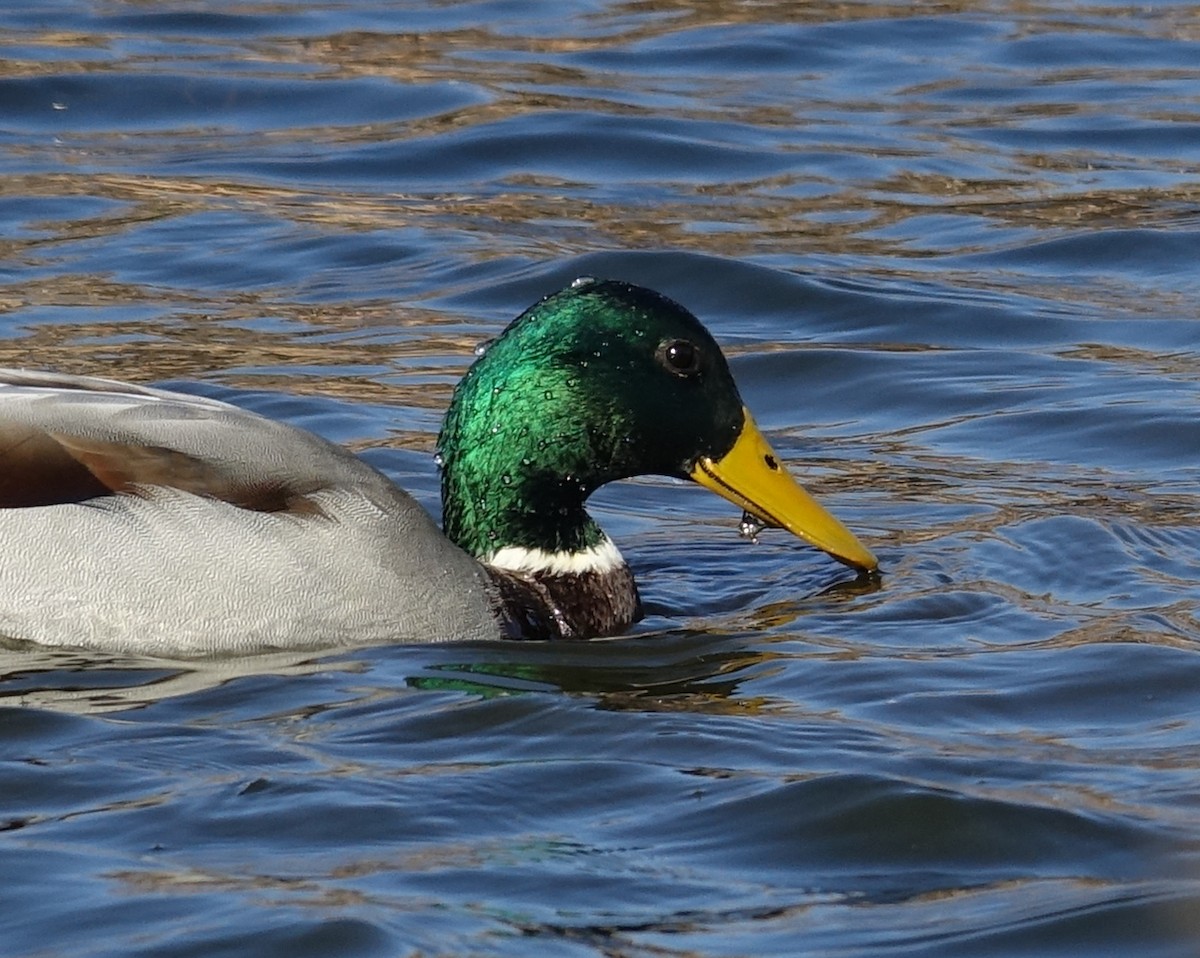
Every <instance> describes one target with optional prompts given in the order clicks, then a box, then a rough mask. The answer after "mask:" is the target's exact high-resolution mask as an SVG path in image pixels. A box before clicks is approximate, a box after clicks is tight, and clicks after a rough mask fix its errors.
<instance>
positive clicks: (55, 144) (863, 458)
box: [0, 0, 1200, 958]
mask: <svg viewBox="0 0 1200 958" xmlns="http://www.w3.org/2000/svg"><path fill="white" fill-rule="evenodd" d="M1198 39H1200V5H1196V4H1189V3H1169V2H1159V3H1154V4H1146V5H1143V6H1137V7H1135V6H1121V5H1116V4H1112V3H1105V2H1078V3H1067V2H1054V0H1048V2H1042V3H1016V2H1004V0H995V2H978V3H972V2H960V3H941V4H938V3H894V4H888V3H858V2H839V3H806V4H803V5H801V4H796V3H792V2H774V3H773V2H768V0H763V2H756V3H752V2H733V0H663V2H655V3H650V2H636V0H630V2H625V3H619V2H610V0H609V2H606V0H573V2H568V3H546V2H542V3H538V2H525V3H521V2H502V0H494V2H486V0H485V2H464V3H454V2H444V3H438V4H428V3H396V4H375V5H369V4H366V3H362V2H360V0H345V2H336V3H335V2H332V0H325V2H320V0H314V2H311V3H297V4H286V3H265V2H254V0H247V2H242V3H238V4H220V3H211V4H207V5H206V4H205V3H203V2H196V3H193V4H182V3H155V4H145V3H138V2H133V0H127V2H119V0H111V2H102V0H95V2H91V3H85V2H69V0H61V2H44V3H39V4H35V5H32V6H30V7H29V8H28V9H26V10H24V11H22V10H18V9H17V5H8V6H7V7H6V8H5V9H3V10H2V11H0V257H2V258H0V363H3V364H5V365H32V366H40V367H50V368H56V369H60V370H66V371H73V372H88V373H96V374H101V375H107V376H116V377H125V378H130V379H136V380H139V381H154V382H173V383H175V384H177V385H180V386H183V387H185V388H189V389H195V390H201V391H204V392H207V393H211V394H213V395H217V396H220V397H222V398H226V399H230V400H232V401H234V402H238V403H240V404H243V405H246V406H248V407H251V408H254V409H257V410H259V411H262V412H264V413H266V414H269V415H271V416H275V417H279V418H282V419H287V420H289V421H292V422H295V423H299V424H302V425H304V426H307V427H308V428H310V429H313V430H315V431H318V432H320V433H322V434H324V435H327V436H330V437H332V438H335V439H338V440H341V441H344V442H347V443H349V444H351V445H353V446H354V447H355V448H358V449H360V450H362V451H363V454H364V455H365V456H367V457H368V458H370V459H371V461H373V462H375V463H376V464H378V465H379V466H380V467H381V468H383V469H384V470H386V471H388V472H389V473H390V474H392V475H393V476H395V477H396V479H397V480H398V481H400V482H401V483H403V484H404V485H406V486H407V487H408V488H410V489H412V490H413V491H414V492H415V493H416V494H417V495H418V496H419V497H420V498H421V499H422V500H423V501H424V502H425V503H427V504H428V505H429V506H430V507H431V508H434V509H436V501H435V500H436V486H437V482H436V473H435V469H434V467H433V464H432V460H431V452H432V446H433V440H434V436H435V434H436V430H437V426H438V422H439V419H440V415H441V411H442V409H443V408H444V405H445V402H446V400H447V398H448V395H449V391H450V389H451V386H452V384H453V382H454V381H455V380H456V378H457V377H458V376H459V375H460V374H461V372H462V370H463V369H464V368H465V367H466V365H467V363H468V362H469V361H470V359H471V347H472V346H473V345H474V344H475V343H476V342H478V341H479V340H481V339H483V338H485V337H487V336H489V335H492V334H494V333H495V332H496V331H497V330H498V329H499V328H501V326H502V325H503V324H504V323H505V322H506V321H507V320H508V319H509V318H510V317H511V316H513V315H515V314H516V313H517V312H519V311H520V310H521V309H522V308H524V307H525V306H526V305H528V304H529V303H530V302H532V301H533V300H534V299H536V298H537V297H538V296H540V295H542V294H543V293H545V292H548V291H550V290H552V289H554V288H556V287H558V286H560V285H563V284H564V283H566V282H567V281H569V280H570V279H571V278H572V277H574V276H576V275H578V274H581V273H591V274H596V275H608V276H616V277H622V278H625V279H629V280H633V281H637V282H642V283H646V284H648V285H651V286H654V287H656V288H658V289H660V290H662V291H663V292H666V293H668V294H669V295H671V296H673V297H675V298H677V299H679V300H680V301H682V302H683V303H685V304H686V305H688V306H689V307H691V308H692V309H693V310H694V311H695V312H697V313H698V314H699V315H700V316H701V317H702V318H703V319H704V320H705V321H706V322H707V323H708V325H709V326H710V328H711V329H712V330H713V331H714V333H715V334H716V336H717V338H718V339H719V340H721V341H722V342H723V343H724V344H726V346H727V347H728V350H729V352H730V354H731V355H732V356H733V357H734V369H735V374H736V375H737V376H738V378H739V380H740V382H741V384H742V387H743V392H744V393H745V395H746V398H747V400H748V401H749V403H750V405H751V406H752V408H754V409H755V411H756V414H757V416H758V419H759V421H760V423H761V424H762V425H763V426H764V428H765V429H766V430H767V431H768V433H769V434H770V436H771V439H772V441H773V443H774V444H775V445H776V448H778V449H779V450H780V451H781V452H782V453H784V454H785V455H786V456H787V457H788V458H789V459H790V460H791V461H792V462H793V465H794V468H795V469H796V470H797V472H798V473H800V474H801V475H802V476H804V477H805V478H806V482H807V484H808V485H809V486H810V488H812V489H813V490H814V491H815V492H817V493H818V494H819V495H820V496H821V497H822V498H823V499H824V500H825V501H826V502H827V503H828V504H829V505H830V506H831V508H832V509H833V511H835V512H836V513H837V514H838V515H839V516H840V517H842V518H843V519H844V520H845V521H846V522H847V524H848V525H850V526H851V527H852V528H854V529H855V530H856V531H859V532H860V533H861V534H862V535H863V538H864V539H865V540H866V541H868V543H869V544H870V545H871V546H872V548H874V549H875V550H876V551H877V552H878V554H879V555H880V557H881V559H882V561H883V563H884V567H885V575H884V576H883V579H882V584H881V587H880V588H879V589H878V590H875V591H870V590H863V589H860V588H856V587H854V586H853V585H852V584H851V583H849V582H847V581H846V577H845V575H844V574H843V573H842V572H841V571H840V570H839V568H838V567H836V566H834V564H833V563H831V562H830V561H828V560H827V559H825V558H824V557H822V556H820V555H818V554H816V553H814V552H812V551H810V550H806V549H804V548H802V547H801V546H800V545H799V544H798V543H796V542H795V541H787V540H785V538H784V537H783V536H781V535H779V534H778V533H775V534H772V533H767V534H765V535H764V536H763V537H762V541H761V542H760V543H759V544H758V545H751V544H749V543H747V542H744V541H742V540H740V539H739V538H738V537H737V535H736V527H737V520H738V516H737V515H736V514H733V513H732V512H731V510H730V509H729V507H728V506H727V505H726V504H724V503H722V502H720V501H718V500H716V499H715V498H713V497H711V496H709V495H708V494H706V493H704V492H703V491H701V490H698V489H690V488H684V487H681V486H677V485H674V484H671V483H667V482H665V481H657V480H653V481H650V480H647V481H639V482H634V483H625V484H622V485H621V487H619V488H614V489H609V490H605V491H604V492H602V493H601V494H600V495H599V496H598V497H597V502H598V509H597V511H598V514H599V515H600V517H601V518H602V521H603V523H604V524H605V526H606V527H607V528H608V529H609V530H610V532H611V533H612V534H613V535H614V537H615V538H617V539H618V541H619V542H620V544H621V547H622V549H623V551H624V552H625V554H626V556H627V557H628V558H629V559H630V560H631V561H632V563H633V564H634V567H635V569H636V570H637V572H638V574H639V577H640V580H641V583H642V587H643V594H644V596H645V598H646V600H647V603H648V607H649V610H650V612H651V615H650V617H649V618H648V620H647V621H646V622H645V623H643V625H642V626H641V627H640V628H639V631H638V633H637V634H636V635H635V636H633V637H630V638H624V639H619V640H611V641H600V642H594V643H590V644H584V645H542V644H502V643H495V644H491V645H484V646H467V647H433V648H427V647H390V648H382V649H370V650H365V651H356V652H352V653H340V654H337V653H333V654H330V655H329V656H326V657H321V658H317V659H307V660H302V659H298V658H295V657H292V658H289V657H286V656H280V657H261V658H258V659H254V660H249V661H234V662H209V663H200V664H191V665H187V664H177V663H164V662H153V661H136V660H106V659H103V658H101V657H98V656H95V655H87V656H85V655H78V654H74V653H70V652H53V653H51V652H38V651H31V650H23V651H22V650H13V651H11V652H7V653H4V659H3V662H4V664H3V667H2V673H0V701H2V702H3V703H4V708H3V710H2V711H0V825H3V826H4V830H3V832H2V833H0V865H2V866H3V867H2V873H3V876H4V878H3V881H0V910H2V912H3V915H4V921H3V922H2V923H0V951H2V952H3V953H4V954H5V955H27V954H28V955H55V956H84V955H87V956H101V955H120V956H133V955H154V956H184V955H203V956H205V958H211V956H214V955H221V956H234V955H239V956H240V955H246V956H250V955H253V956H265V955H276V954H278V955H286V956H289V958H295V956H307V955H334V954H336V955H345V956H351V955H352V956H359V955H363V956H367V955H370V956H374V955H381V956H382V955H388V956H394V955H413V956H416V955H423V956H429V955H468V954H469V955H485V954H486V955H519V956H527V955H531V954H537V955H556V956H557V955H563V956H567V955H571V956H575V955H579V956H584V955H588V956H628V958H633V956H646V958H650V956H655V958H658V956H664V955H668V956H670V955H678V956H684V955H687V956H694V955H703V956H748V955H753V956H766V955H781V956H787V955H822V956H824V955H862V956H876V955H905V956H933V955H939V956H962V955H972V956H979V955H986V956H1017V955H1022V956H1024V955H1030V956H1032V955H1038V956H1045V955H1055V956H1065V955H1072V956H1089V958H1090V956H1096V955H1109V954H1111V955H1122V956H1128V955H1138V956H1151V955H1153V956H1166V955H1170V956H1193V955H1195V954H1196V953H1197V951H1198V950H1200V797H1198V796H1200V792H1198V788H1197V772H1198V770H1200V725H1198V717H1200V709H1198V707H1197V702H1198V701H1200V658H1198V657H1197V654H1198V652H1200V611H1198V609H1200V602H1198V601H1197V581H1198V579H1200V471H1198V466H1197V464H1198V462H1200V425H1198V415H1197V414H1198V412H1200V403H1198V400H1197V397H1198V395H1200V393H1198V388H1197V387H1198V385H1200V372H1198V370H1200V365H1198V358H1200V356H1198V354H1200V349H1198V347H1197V341H1198V333H1200V325H1198V318H1200V272H1198V271H1197V268H1196V264H1197V262H1198V261H1200V70H1198V69H1197V63H1198V62H1200V61H1198V60H1197V55H1196V49H1197V47H1196V41H1197V40H1198Z"/></svg>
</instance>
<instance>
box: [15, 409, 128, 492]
mask: <svg viewBox="0 0 1200 958" xmlns="http://www.w3.org/2000/svg"><path fill="white" fill-rule="evenodd" d="M111 492H113V489H112V488H111V487H109V486H107V485H105V484H104V482H103V480H101V479H99V478H98V477H97V476H96V475H95V474H94V473H92V472H91V471H90V470H89V469H88V468H87V467H86V466H85V465H83V463H81V462H79V461H78V460H76V459H75V458H74V457H73V456H72V455H71V454H70V453H69V452H67V450H66V449H64V448H63V447H62V445H60V444H59V443H58V442H57V441H56V440H55V439H54V438H52V437H51V436H48V435H47V434H46V433H44V432H42V431H41V430H39V429H33V428H31V427H28V426H24V425H21V424H17V423H4V424H3V425H2V426H0V508H5V509H11V508H19V507H26V506H50V505H55V504H57V503H64V502H83V501H84V500H85V499H94V498H95V497H96V496H103V495H107V494H109V493H111Z"/></svg>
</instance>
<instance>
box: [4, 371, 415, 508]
mask: <svg viewBox="0 0 1200 958" xmlns="http://www.w3.org/2000/svg"><path fill="white" fill-rule="evenodd" d="M145 486H158V487H164V488H170V489H177V490H179V491H182V492H190V493H194V494H196V495H203V496H207V497H209V498H212V499H219V500H222V501H225V502H229V503H231V504H233V505H238V506H241V507H242V508H246V509H252V510H255V511H261V512H280V511H295V512H303V511H305V509H306V508H307V503H308V502H310V499H309V497H310V496H311V495H312V494H313V493H315V492H318V491H320V490H322V489H329V488H333V487H336V486H353V487H358V488H361V489H362V491H363V492H364V493H366V494H368V495H371V494H376V495H378V494H384V495H387V494H391V493H400V490H398V489H396V487H395V486H394V485H392V483H390V482H389V481H388V480H387V479H386V478H384V477H383V476H381V475H380V474H379V473H378V472H376V470H374V469H372V468H371V467H370V466H368V465H367V464H366V463H364V462H362V461H361V460H359V459H358V458H357V457H355V456H354V455H352V454H351V453H349V452H348V451H346V450H344V449H342V448H340V447H339V446H336V445H334V444H332V443H330V442H327V441H325V440H324V439H321V438H319V437H317V436H314V435H312V434H310V433H307V432H304V431H303V430H300V429H296V428H294V427H292V426H288V425H285V424H283V423H278V422H273V421H272V420H269V419H266V418H264V417H262V416H258V415H256V414H254V413H251V412H247V411H245V410H242V409H238V408H237V407H235V406H231V405H229V404H227V403H223V402H219V401H217V400H214V399H207V398H203V397H199V396H188V395H183V394H180V393H172V392H168V391H166V390H162V389H153V388H150V387H146V386H134V385H131V384H128V383H121V382H115V381H113V380H107V379H96V378H91V377H83V376H66V375H61V374H55V373H44V372H25V371H21V370H10V369H0V508H13V507H22V506H37V505H59V504H65V503H70V502H82V501H85V500H88V499H93V498H96V497H97V496H102V495H105V494H109V493H115V492H129V491H134V490H136V489H137V488H138V487H145ZM400 495H401V496H402V497H403V498H404V499H405V500H407V499H408V496H407V495H406V494H403V493H400ZM414 505H415V504H414Z"/></svg>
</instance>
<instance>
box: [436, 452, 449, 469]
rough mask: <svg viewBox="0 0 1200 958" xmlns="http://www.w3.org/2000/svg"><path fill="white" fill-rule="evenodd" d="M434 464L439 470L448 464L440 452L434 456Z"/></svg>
mask: <svg viewBox="0 0 1200 958" xmlns="http://www.w3.org/2000/svg"><path fill="white" fill-rule="evenodd" d="M433 464H434V465H435V466H437V467H438V468H439V469H441V468H442V466H444V465H445V464H446V460H445V457H443V456H442V453H441V451H440V450H439V451H438V452H435V453H434V454H433Z"/></svg>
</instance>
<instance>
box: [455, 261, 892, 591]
mask: <svg viewBox="0 0 1200 958" xmlns="http://www.w3.org/2000/svg"><path fill="white" fill-rule="evenodd" d="M439 450H440V454H441V461H442V506H443V515H444V524H445V532H446V535H447V536H449V538H450V539H452V540H453V541H455V542H456V543H458V544H459V545H460V546H461V547H462V548H464V549H465V550H467V551H468V552H470V553H471V554H473V555H475V556H477V557H479V558H481V559H484V560H485V561H486V560H487V558H488V557H490V556H492V555H494V554H495V553H497V552H498V551H499V550H501V549H504V548H506V547H517V548H521V549H526V550H540V551H542V552H546V553H551V554H571V553H579V552H582V551H584V550H587V549H589V548H593V547H596V546H597V545H599V544H600V543H601V542H602V541H603V539H604V534H603V533H602V532H601V531H600V529H599V527H598V526H597V525H596V524H595V523H594V522H593V521H592V520H591V518H590V517H589V516H588V515H587V512H586V511H585V509H584V503H585V501H586V500H587V497H588V496H589V495H591V493H592V492H593V491H595V490H596V489H597V488H598V487H600V486H602V485H604V484H605V483H607V482H612V481H613V480H616V479H624V478H628V477H630V476H637V475H649V474H657V475H666V476H677V477H680V478H690V479H694V480H696V481H697V482H699V483H701V484H702V485H705V486H707V487H708V488H710V489H712V490H713V491H714V492H716V493H718V494H719V495H721V496H724V497H725V498H726V499H729V500H730V501H731V502H734V503H736V504H737V505H738V506H740V507H741V508H743V509H744V510H746V511H747V512H750V513H752V514H754V515H756V516H758V517H759V518H761V519H763V520H765V521H766V522H768V523H769V524H771V525H776V526H781V527H783V528H786V529H789V530H790V531H792V532H793V533H795V534H796V535H798V536H800V537H802V538H804V539H806V540H807V541H809V542H811V543H812V544H813V545H815V546H817V547H818V548H820V549H823V550H824V551H826V552H828V553H829V554H830V555H832V556H834V557H835V558H837V559H839V560H841V561H842V562H845V563H847V564H848V565H852V566H855V567H858V568H862V569H874V568H875V567H876V561H875V557H874V556H873V555H871V553H870V552H869V551H867V549H865V548H864V547H863V546H862V545H861V544H860V543H859V542H858V540H857V539H855V537H854V536H853V535H852V534H851V533H850V532H849V531H847V530H846V529H845V528H844V527H843V526H842V525H841V523H839V522H838V521H837V520H836V519H834V518H833V516H831V515H829V514H828V513H827V512H825V510H824V509H822V508H821V507H820V506H819V505H818V504H817V503H816V502H815V501H814V500H813V499H812V498H811V497H809V496H808V495H807V494H806V493H805V492H804V491H803V490H802V489H800V487H799V486H798V485H796V483H795V482H794V481H793V480H792V479H791V477H790V476H789V475H788V473H787V472H786V470H785V469H784V468H783V465H782V461H781V460H780V459H779V458H778V457H777V456H776V455H775V454H774V452H772V450H771V448H770V446H769V445H768V444H767V443H766V441H765V440H764V439H763V437H762V435H761V433H760V432H759V431H758V428H757V427H756V426H755V424H754V420H753V419H752V418H751V416H750V414H749V412H748V411H747V410H746V409H745V407H744V406H743V405H742V399H741V396H740V395H739V394H738V389H737V385H736V384H735V383H734V381H733V376H732V374H731V373H730V371H729V365H728V364H727V363H726V361H725V357H724V355H723V354H722V352H721V349H720V347H719V346H718V345H717V343H716V341H715V340H714V339H713V338H712V336H711V335H709V333H708V330H706V329H705V328H704V327H703V326H702V325H701V324H700V321H699V320H698V319H696V317H695V316H693V315H692V314H691V313H689V312H688V311H687V310H686V309H684V308H683V307H682V306H680V305H679V304H677V303H674V302H672V301H671V300H669V299H667V298H666V297H665V296H662V295H660V294H659V293H656V292H654V291H652V290H649V289H644V288H641V287H638V286H632V285H630V284H628V283H621V282H616V281H612V280H593V279H590V278H584V279H579V280H576V281H575V282H574V283H572V284H571V285H570V286H569V287H567V288H566V289H564V290H561V291H560V292H557V293H554V294H553V295H551V296H548V297H546V298H545V299H543V300H542V301H541V302H539V303H537V304H536V305H534V306H532V307H530V308H529V309H528V310H526V311H525V312H524V313H522V314H521V315H520V316H519V317H517V318H516V319H515V320H514V321H513V322H512V323H511V324H510V325H509V327H508V328H507V329H506V330H505V331H504V332H503V333H502V334H501V335H500V336H499V338H497V339H496V340H494V341H493V342H492V343H491V344H490V345H489V346H488V347H487V349H486V351H485V352H484V353H483V355H482V356H480V358H479V359H478V360H476V362H475V364H474V365H473V366H472V367H471V368H470V369H469V370H468V371H467V374H466V376H464V377H463V379H462V381H461V382H460V383H459V384H458V387H457V388H456V389H455V391H454V398H453V400H452V401H451V403H450V408H449V410H448V411H447V413H446V419H445V422H444V424H443V427H442V434H441V437H440V439H439Z"/></svg>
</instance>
